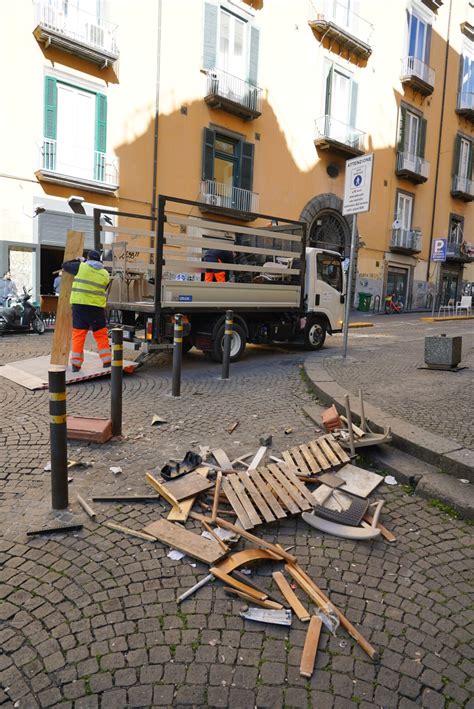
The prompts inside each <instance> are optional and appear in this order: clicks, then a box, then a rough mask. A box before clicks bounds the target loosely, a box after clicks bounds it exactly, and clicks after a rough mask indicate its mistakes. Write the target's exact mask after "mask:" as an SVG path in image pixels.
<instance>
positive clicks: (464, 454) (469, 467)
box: [302, 358, 474, 518]
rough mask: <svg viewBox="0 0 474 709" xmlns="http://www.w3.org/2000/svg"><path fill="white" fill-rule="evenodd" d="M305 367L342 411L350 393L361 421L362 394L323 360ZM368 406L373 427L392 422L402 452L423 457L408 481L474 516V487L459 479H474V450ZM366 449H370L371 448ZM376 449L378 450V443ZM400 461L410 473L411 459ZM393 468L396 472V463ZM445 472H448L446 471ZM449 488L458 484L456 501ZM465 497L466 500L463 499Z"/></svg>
mask: <svg viewBox="0 0 474 709" xmlns="http://www.w3.org/2000/svg"><path fill="white" fill-rule="evenodd" d="M302 371H303V372H304V375H305V377H306V380H307V383H308V385H309V386H310V388H311V389H312V390H313V392H315V393H316V394H317V396H318V398H319V399H320V400H321V401H323V402H324V403H325V404H335V406H336V408H337V410H338V411H339V412H344V410H345V404H344V396H345V395H346V394H348V395H349V396H350V397H351V413H352V417H353V420H354V423H359V422H360V406H359V401H358V398H357V399H356V397H355V395H354V393H352V392H350V391H348V390H347V389H344V388H343V387H342V386H340V385H339V384H338V383H337V382H336V381H335V380H334V379H333V378H332V376H331V375H330V374H329V372H328V371H327V369H326V368H325V366H324V364H323V363H322V362H318V361H315V360H312V359H310V358H307V359H306V361H305V362H304V365H303V370H302ZM310 409H311V407H306V408H305V411H306V413H307V415H308V416H310V417H311V413H310ZM364 410H365V416H366V419H367V421H368V423H369V425H370V427H371V429H372V430H373V431H376V432H382V431H383V429H384V428H386V427H387V426H390V428H391V430H392V436H393V441H392V446H395V447H396V448H397V449H399V451H400V452H401V453H404V454H408V456H410V457H411V459H412V460H414V461H416V459H418V461H420V463H419V465H420V467H421V471H420V475H419V477H418V476H416V475H415V476H412V479H410V480H408V479H407V480H405V482H407V483H408V482H409V483H410V484H414V485H416V489H417V491H418V485H419V484H420V485H421V486H420V490H419V493H420V494H421V495H423V496H424V497H426V496H428V495H429V496H430V497H437V498H438V499H440V500H441V501H442V502H445V503H446V504H449V505H452V506H454V507H455V508H456V509H457V510H458V511H460V512H461V513H462V514H463V515H464V516H466V517H468V518H472V517H473V516H474V513H473V510H474V488H473V487H472V485H466V484H465V483H461V482H460V481H459V478H462V479H467V480H469V482H470V483H474V450H471V449H469V448H464V447H463V446H462V445H461V444H460V443H457V442H456V441H452V440H450V439H448V438H443V437H442V436H437V435H435V434H433V433H431V432H430V431H426V430H425V429H422V428H419V427H418V426H415V425H413V424H410V423H408V422H407V421H404V420H403V419H400V418H396V417H394V416H389V415H388V414H387V413H386V412H384V411H382V410H381V409H378V408H377V407H375V406H372V405H371V404H368V403H364ZM318 423H320V421H318ZM377 448H379V449H380V448H382V447H381V446H377ZM384 448H386V447H384ZM366 450H367V452H369V451H370V450H371V448H367V449H366ZM373 450H374V451H375V447H374V448H373ZM390 450H393V449H390ZM397 462H398V463H399V464H400V463H401V465H402V469H399V470H398V472H399V474H400V475H405V477H406V473H404V472H403V467H405V465H404V464H405V463H407V462H408V461H407V460H406V461H403V460H402V461H400V460H398V461H397ZM426 464H428V465H426ZM410 467H413V466H410ZM393 471H394V472H395V467H394V470H393ZM442 473H446V474H447V475H442ZM438 476H439V477H438ZM428 477H429V480H430V482H429V484H428ZM425 478H426V483H423V484H421V483H422V479H425ZM437 479H438V480H439V486H437V484H436V480H437ZM459 486H461V487H459ZM438 487H439V489H438ZM448 488H449V489H453V494H454V492H455V490H454V488H456V491H457V493H458V494H457V495H456V504H454V505H453V499H451V495H449V494H448ZM435 493H436V494H435ZM464 499H465V504H463V503H462V501H463V500H464ZM461 508H462V509H461Z"/></svg>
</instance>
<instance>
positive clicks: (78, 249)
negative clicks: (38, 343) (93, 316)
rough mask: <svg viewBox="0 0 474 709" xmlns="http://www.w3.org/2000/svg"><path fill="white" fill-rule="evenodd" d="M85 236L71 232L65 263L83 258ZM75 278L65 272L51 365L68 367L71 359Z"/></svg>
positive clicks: (65, 253)
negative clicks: (70, 300) (72, 296)
mask: <svg viewBox="0 0 474 709" xmlns="http://www.w3.org/2000/svg"><path fill="white" fill-rule="evenodd" d="M84 239H85V234H84V233H83V232H82V231H72V230H69V231H68V232H67V236H66V248H65V250H64V261H71V260H72V259H75V258H79V256H82V253H83V251H84ZM73 281H74V276H73V275H72V274H70V273H66V271H63V274H62V276H61V290H60V293H59V298H58V307H57V311H56V322H55V325H54V334H53V343H52V345H51V360H50V361H51V364H55V365H61V366H66V365H67V363H68V359H69V351H70V349H71V338H72V310H71V305H70V303H69V299H70V297H71V290H72V283H73Z"/></svg>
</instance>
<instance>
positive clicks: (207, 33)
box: [203, 2, 260, 86]
mask: <svg viewBox="0 0 474 709" xmlns="http://www.w3.org/2000/svg"><path fill="white" fill-rule="evenodd" d="M236 9H237V8H236V7H235V6H234V5H230V4H227V3H225V2H222V3H215V2H205V3H204V38H203V40H204V46H203V66H204V68H205V69H221V70H222V71H226V72H228V73H229V74H231V75H233V76H235V77H237V78H239V79H242V80H244V81H248V82H249V83H251V84H253V85H254V86H256V85H257V75H258V53H259V37H260V32H259V30H258V28H257V27H255V25H254V23H253V19H252V16H251V15H250V14H247V13H245V12H244V11H242V14H240V13H239V12H236Z"/></svg>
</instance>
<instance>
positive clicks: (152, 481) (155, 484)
mask: <svg viewBox="0 0 474 709" xmlns="http://www.w3.org/2000/svg"><path fill="white" fill-rule="evenodd" d="M145 479H146V481H147V483H148V484H149V485H151V487H152V488H153V489H154V490H156V491H157V492H158V493H159V494H160V495H161V497H163V498H164V499H165V500H166V502H169V504H170V505H171V506H172V507H176V509H178V510H180V509H181V508H180V506H179V502H178V500H177V499H176V498H175V497H174V495H172V494H171V493H170V492H168V490H167V489H166V488H165V486H164V485H163V483H161V482H160V481H159V480H157V479H156V478H154V477H153V475H152V474H151V473H147V474H146V475H145Z"/></svg>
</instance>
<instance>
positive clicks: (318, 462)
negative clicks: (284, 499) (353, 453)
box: [281, 434, 350, 475]
mask: <svg viewBox="0 0 474 709" xmlns="http://www.w3.org/2000/svg"><path fill="white" fill-rule="evenodd" d="M281 457H282V458H283V460H284V461H285V463H286V464H287V465H288V466H289V467H290V468H292V469H293V470H296V472H298V473H300V474H301V475H311V474H312V473H320V472H321V471H323V470H331V469H333V468H338V467H339V466H340V465H344V464H345V463H349V462H350V458H349V456H348V455H347V453H346V451H345V450H344V449H343V448H342V447H341V446H340V445H339V443H338V442H337V441H336V439H335V438H334V436H333V435H332V434H328V435H326V436H320V438H317V439H316V440H314V441H310V442H309V443H307V444H306V445H303V446H295V447H294V448H290V449H289V450H287V451H283V453H282V454H281Z"/></svg>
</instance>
